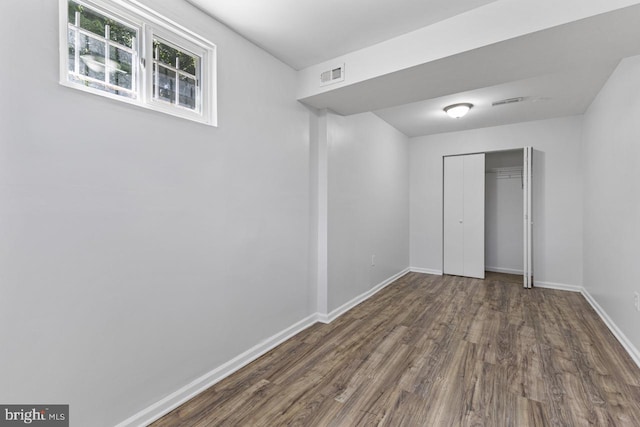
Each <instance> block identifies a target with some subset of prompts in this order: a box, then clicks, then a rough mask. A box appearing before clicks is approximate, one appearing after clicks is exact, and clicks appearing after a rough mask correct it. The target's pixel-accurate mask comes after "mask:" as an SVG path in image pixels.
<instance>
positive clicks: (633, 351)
mask: <svg viewBox="0 0 640 427" xmlns="http://www.w3.org/2000/svg"><path fill="white" fill-rule="evenodd" d="M581 292H582V296H584V298H585V299H586V300H587V302H588V303H589V304H590V305H591V307H593V309H594V310H595V312H596V313H598V316H600V318H601V319H602V321H603V322H604V324H605V325H607V327H608V328H609V330H610V331H611V333H612V334H613V336H615V337H616V338H617V339H618V341H619V342H620V344H622V347H624V349H625V350H627V353H629V356H631V359H632V360H633V361H634V362H635V364H636V365H638V368H640V351H638V349H637V348H636V346H634V345H633V343H632V342H631V341H630V340H629V338H627V336H626V335H625V334H624V333H623V332H622V331H621V330H620V328H618V325H616V324H615V322H614V321H613V320H612V319H611V318H610V317H609V315H608V314H607V312H606V311H604V309H603V308H602V307H600V304H598V302H597V301H596V300H595V298H593V297H592V296H591V294H590V293H589V291H587V290H586V289H585V288H582V291H581Z"/></svg>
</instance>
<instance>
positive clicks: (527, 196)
mask: <svg viewBox="0 0 640 427" xmlns="http://www.w3.org/2000/svg"><path fill="white" fill-rule="evenodd" d="M532 167H533V148H532V147H524V159H523V167H522V183H523V192H522V205H523V208H524V209H523V211H524V215H523V218H522V219H523V225H524V227H523V237H524V239H523V245H524V246H523V250H524V251H523V254H524V259H523V267H524V268H523V270H524V287H525V288H531V287H532V286H533V230H532V224H533V222H532V218H531V201H532V185H531V184H532V180H531V172H532Z"/></svg>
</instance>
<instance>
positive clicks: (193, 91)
mask: <svg viewBox="0 0 640 427" xmlns="http://www.w3.org/2000/svg"><path fill="white" fill-rule="evenodd" d="M197 93H198V88H197V86H196V81H195V79H192V78H191V77H186V76H180V97H179V99H180V105H181V106H183V107H187V108H190V109H192V110H195V108H196V96H197Z"/></svg>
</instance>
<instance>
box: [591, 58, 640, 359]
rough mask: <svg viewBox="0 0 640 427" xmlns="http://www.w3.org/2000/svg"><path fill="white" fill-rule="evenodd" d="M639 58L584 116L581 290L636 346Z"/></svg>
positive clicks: (639, 344)
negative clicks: (582, 263)
mask: <svg viewBox="0 0 640 427" xmlns="http://www.w3.org/2000/svg"><path fill="white" fill-rule="evenodd" d="M638 117H640V56H636V57H632V58H627V59H625V60H623V61H622V62H621V63H620V65H619V66H618V68H617V69H616V71H615V72H614V73H613V74H612V75H611V77H610V79H609V81H608V82H607V83H606V84H605V85H604V87H603V88H602V91H601V92H600V94H599V95H598V96H597V98H596V99H595V100H594V102H593V103H592V104H591V107H590V108H589V110H588V111H587V113H586V114H585V118H584V131H583V135H584V150H583V162H584V286H585V288H586V289H587V291H588V292H589V293H590V294H591V295H592V296H593V297H594V298H595V300H596V301H597V302H598V304H599V305H600V306H601V307H602V308H603V309H604V310H605V311H606V312H607V314H608V315H609V316H610V317H611V319H612V320H613V321H614V322H615V324H616V325H617V326H618V327H619V328H620V330H621V331H622V332H623V333H624V334H625V335H626V337H627V338H628V339H629V340H630V341H631V343H632V344H633V345H634V346H635V347H636V349H638V348H640V329H639V328H638V325H640V312H638V311H636V310H635V308H634V306H633V293H634V292H640V282H639V281H638V277H640V262H639V260H640V246H638V243H639V242H640V225H639V224H640V222H639V221H640V190H639V183H640V167H638V159H640V144H639V142H638V141H639V136H640V121H639V120H638Z"/></svg>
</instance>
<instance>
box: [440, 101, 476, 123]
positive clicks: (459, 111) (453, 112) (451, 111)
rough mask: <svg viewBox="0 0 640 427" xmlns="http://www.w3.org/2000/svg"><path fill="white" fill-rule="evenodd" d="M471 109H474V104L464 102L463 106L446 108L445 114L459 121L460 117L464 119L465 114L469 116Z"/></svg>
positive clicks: (457, 105)
mask: <svg viewBox="0 0 640 427" xmlns="http://www.w3.org/2000/svg"><path fill="white" fill-rule="evenodd" d="M471 107H473V104H469V103H468V102H463V103H462V104H453V105H449V106H447V107H444V112H445V113H447V114H448V115H449V117H451V118H453V119H459V118H460V117H463V116H464V115H465V114H467V113H468V112H469V110H470V109H471Z"/></svg>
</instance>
